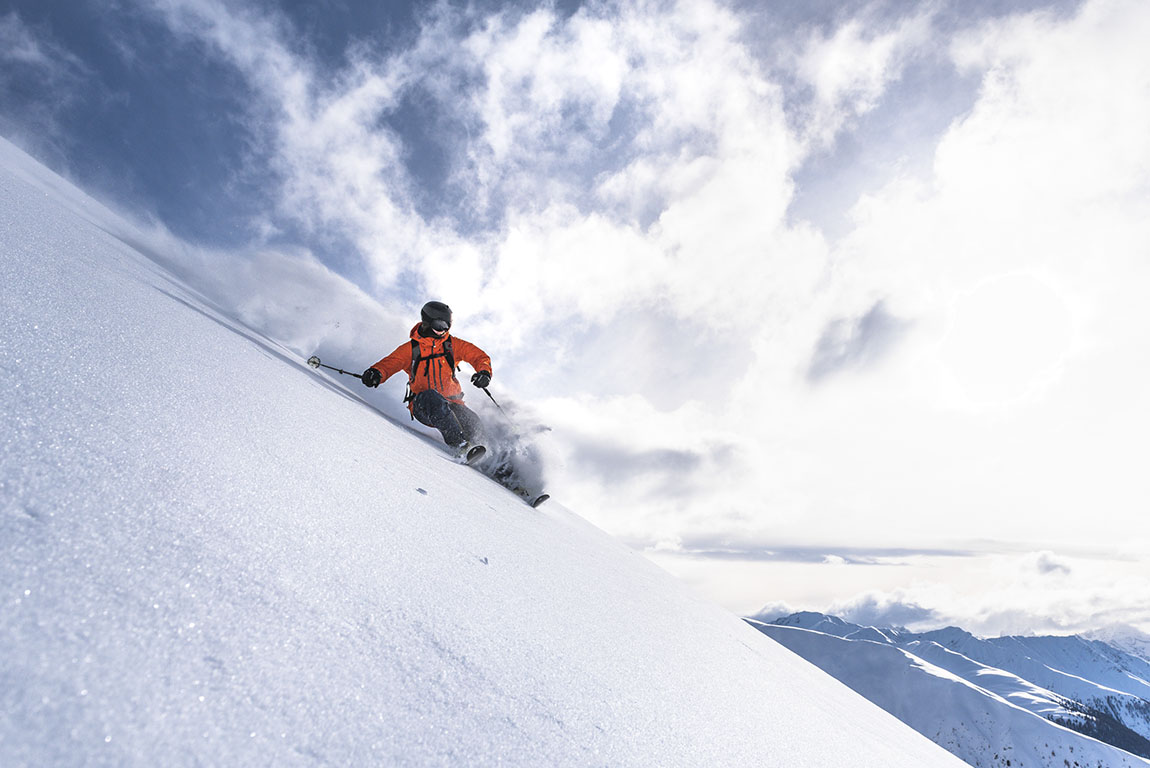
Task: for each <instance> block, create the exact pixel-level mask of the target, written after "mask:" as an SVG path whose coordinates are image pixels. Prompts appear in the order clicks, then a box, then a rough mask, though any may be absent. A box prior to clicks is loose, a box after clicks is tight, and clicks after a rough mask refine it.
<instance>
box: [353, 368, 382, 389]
mask: <svg viewBox="0 0 1150 768" xmlns="http://www.w3.org/2000/svg"><path fill="white" fill-rule="evenodd" d="M359 378H361V379H362V380H363V385H364V386H365V387H378V386H379V382H380V381H382V380H383V376H381V375H380V373H379V371H377V370H376V369H375V368H368V369H367V370H366V371H364V372H363V375H362V376H360V377H359Z"/></svg>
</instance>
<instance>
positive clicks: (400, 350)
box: [371, 341, 411, 381]
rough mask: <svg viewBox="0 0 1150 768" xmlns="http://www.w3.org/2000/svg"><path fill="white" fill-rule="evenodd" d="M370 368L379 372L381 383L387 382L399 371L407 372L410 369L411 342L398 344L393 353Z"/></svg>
mask: <svg viewBox="0 0 1150 768" xmlns="http://www.w3.org/2000/svg"><path fill="white" fill-rule="evenodd" d="M371 367H372V368H374V369H375V370H377V371H379V375H380V380H381V381H387V380H388V379H390V378H391V377H392V376H394V375H395V374H397V373H399V372H400V371H405V370H407V369H408V368H410V367H411V342H410V341H406V342H404V343H403V344H400V345H399V346H398V347H396V348H395V351H394V352H392V353H391V354H390V355H388V356H387V357H385V358H383V359H382V360H380V361H379V362H378V363H376V364H375V365H373V366H371Z"/></svg>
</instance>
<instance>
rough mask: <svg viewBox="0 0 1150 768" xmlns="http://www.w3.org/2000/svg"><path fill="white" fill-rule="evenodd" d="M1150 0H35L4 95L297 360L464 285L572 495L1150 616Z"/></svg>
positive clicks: (51, 154)
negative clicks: (1144, 469)
mask: <svg viewBox="0 0 1150 768" xmlns="http://www.w3.org/2000/svg"><path fill="white" fill-rule="evenodd" d="M1148 25H1150V19H1148V12H1147V10H1146V8H1145V7H1144V4H1142V3H1138V2H1133V1H1132V0H1075V1H1074V2H1067V1H1064V0H1056V1H1055V2H1037V1H1036V2H1005V1H996V2H977V3H958V2H934V3H917V2H915V3H893V2H885V3H884V2H852V3H829V2H818V3H789V2H786V3H785V2H754V3H748V2H728V3H723V2H718V1H717V0H677V1H672V0H666V1H665V2H643V3H611V2H597V3H589V4H577V3H559V4H550V5H547V4H542V5H540V4H532V3H516V4H510V3H471V4H467V5H464V4H460V3H416V4H394V3H369V2H352V1H351V0H346V1H344V2H309V3H303V2H301V3H286V2H270V1H268V2H257V1H256V0H247V1H244V0H235V1H234V2H225V1H224V0H118V1H117V2H56V1H54V0H53V1H49V2H43V1H39V0H38V1H36V2H32V1H27V2H25V1H24V0H20V1H19V2H12V0H5V2H3V3H0V40H2V41H3V42H4V46H3V53H0V66H2V69H0V132H2V133H3V135H4V136H6V137H7V138H9V139H10V140H12V141H14V142H15V143H17V144H18V145H19V146H21V147H23V148H24V149H25V150H27V151H29V152H30V153H31V154H33V155H34V156H35V157H37V158H39V159H40V160H41V161H42V162H44V163H45V164H46V165H48V166H49V167H51V168H53V169H54V170H56V171H58V172H60V173H62V174H64V175H65V176H67V177H68V178H70V179H72V180H73V181H75V182H76V183H77V184H78V185H79V186H81V187H82V188H84V189H86V190H87V191H89V192H90V193H92V194H93V195H95V196H96V197H98V198H99V199H101V200H103V201H105V202H108V203H110V204H111V205H112V206H113V207H115V208H116V209H118V210H120V211H125V212H128V213H129V214H130V215H131V216H132V217H134V218H135V219H136V220H137V221H139V222H140V223H141V227H142V228H143V229H145V230H147V231H149V232H151V233H152V235H153V236H154V237H153V242H155V243H158V245H156V246H155V247H156V249H157V250H158V251H162V252H164V253H165V254H168V256H167V260H168V261H170V262H171V263H173V264H174V265H176V266H177V267H179V269H180V271H181V273H182V274H185V275H190V276H192V277H194V278H196V280H198V282H199V284H200V285H201V286H202V287H203V288H204V290H206V291H208V292H209V293H213V294H214V295H215V296H216V298H217V300H218V301H220V302H221V303H223V304H226V305H229V306H231V307H233V308H234V310H235V312H236V313H237V314H238V315H240V316H242V317H244V318H245V319H246V320H247V321H248V322H250V323H251V324H252V325H253V326H254V327H257V328H259V329H261V330H263V331H264V332H266V333H268V334H269V335H270V336H272V337H273V338H276V339H278V340H280V341H281V342H283V343H284V344H285V345H287V346H289V347H290V348H292V349H293V350H295V351H297V352H298V353H300V354H301V355H303V356H306V355H307V354H311V353H312V352H320V353H321V354H323V355H324V356H325V357H328V358H330V359H338V361H339V363H340V364H342V365H344V366H345V367H361V366H362V367H366V365H367V364H369V363H370V362H374V360H376V359H378V358H379V357H381V356H382V355H383V354H385V353H386V352H388V351H390V349H391V348H393V347H394V345H395V343H397V339H402V337H403V335H404V333H405V329H406V328H407V327H409V324H410V321H411V317H412V314H413V312H415V311H416V310H417V308H418V306H419V305H420V304H422V303H423V301H425V300H426V299H428V298H439V299H442V300H446V301H448V302H449V303H450V304H452V305H453V307H454V308H455V309H456V313H457V318H458V320H459V322H458V323H457V331H458V332H459V334H460V335H461V336H463V337H464V338H468V339H469V340H472V341H475V342H477V343H479V344H480V345H481V346H483V347H484V348H485V349H487V351H488V352H490V353H491V354H492V356H493V358H494V359H495V361H496V376H495V385H494V386H495V387H496V389H497V391H499V392H501V393H502V394H503V395H504V397H505V398H506V399H508V400H509V401H510V402H512V403H514V404H515V405H516V406H517V407H518V408H519V409H520V412H521V417H522V418H523V419H525V420H528V421H538V422H540V423H543V424H546V425H547V426H549V427H550V428H551V431H550V432H548V433H546V434H545V435H544V436H543V437H541V438H540V440H541V441H542V443H543V450H545V451H546V452H547V453H548V455H549V457H550V464H551V466H552V484H553V486H554V488H553V490H555V491H556V492H557V494H559V495H560V496H562V497H563V498H564V499H565V500H567V501H568V502H569V503H570V504H571V506H572V507H573V508H575V509H577V510H579V511H580V512H583V513H584V514H586V515H587V516H588V517H590V518H591V519H592V520H593V521H594V522H596V523H597V524H599V525H601V526H603V527H604V528H606V529H607V530H609V531H611V532H612V533H614V534H616V535H618V536H620V537H621V538H623V539H624V540H626V541H628V542H629V543H631V544H632V545H633V546H636V547H637V548H639V549H642V550H644V551H646V552H647V553H648V554H649V556H651V557H652V558H653V559H655V560H656V561H657V562H659V563H660V564H662V565H664V566H665V567H667V568H668V569H670V570H672V571H673V572H675V573H677V574H679V575H680V576H682V577H683V578H685V579H687V580H688V581H690V582H692V583H693V584H695V585H696V586H697V588H698V589H699V590H701V591H702V592H704V593H705V594H708V595H710V596H712V597H715V598H716V599H719V600H720V601H722V602H723V603H724V604H726V605H728V606H730V607H732V608H734V609H736V610H740V611H743V612H748V613H749V612H753V611H755V610H757V609H758V608H759V607H760V606H761V605H762V604H763V603H767V602H771V603H779V604H782V603H785V604H786V607H793V608H813V609H827V608H829V607H832V606H837V607H838V608H839V609H841V610H842V611H843V612H846V613H850V611H851V610H853V608H852V606H855V607H858V610H859V611H863V612H865V611H870V612H871V613H873V612H874V610H875V606H893V608H892V614H898V611H899V610H902V609H903V608H906V607H907V606H910V608H911V609H912V612H916V615H918V614H921V615H929V616H931V617H933V618H934V619H936V620H937V621H939V622H944V621H951V620H952V621H956V622H961V623H964V624H965V625H967V626H970V627H971V628H972V629H976V630H977V629H980V628H981V629H984V630H986V631H995V630H999V629H1008V630H1010V631H1021V630H1025V629H1026V628H1028V627H1034V628H1037V629H1050V628H1054V629H1059V628H1068V629H1069V628H1076V627H1080V626H1085V625H1092V624H1098V623H1104V622H1109V621H1112V620H1124V621H1131V622H1135V623H1142V624H1143V625H1146V624H1147V623H1150V606H1148V605H1147V603H1146V600H1145V599H1142V598H1137V597H1131V596H1130V595H1139V594H1141V595H1145V594H1150V588H1146V589H1142V587H1143V586H1146V585H1145V578H1146V577H1145V575H1142V576H1138V574H1139V573H1140V572H1141V569H1140V568H1139V564H1140V562H1142V560H1143V558H1144V557H1145V556H1147V554H1148V553H1150V530H1148V528H1147V523H1146V521H1145V519H1144V517H1145V516H1144V515H1142V514H1141V512H1140V509H1141V506H1140V505H1141V504H1142V500H1144V498H1145V492H1146V491H1147V488H1146V485H1145V481H1143V480H1141V479H1140V478H1141V472H1140V469H1139V466H1140V463H1139V462H1138V461H1136V460H1135V458H1134V457H1135V456H1136V455H1138V451H1137V450H1136V448H1135V446H1136V438H1135V436H1136V435H1137V434H1141V433H1142V432H1143V431H1144V430H1143V428H1150V404H1148V402H1147V396H1146V394H1145V393H1146V391H1147V389H1146V387H1144V386H1143V385H1144V383H1145V379H1146V375H1147V371H1148V367H1150V366H1148V364H1150V361H1148V359H1147V352H1146V350H1147V349H1148V348H1150V345H1147V344H1146V341H1147V339H1146V335H1145V330H1144V329H1145V328H1147V327H1150V318H1148V317H1146V311H1145V310H1144V309H1143V308H1142V305H1143V303H1144V302H1143V301H1142V298H1141V296H1140V294H1138V292H1137V291H1135V290H1134V289H1133V286H1134V285H1136V284H1137V281H1138V279H1139V278H1140V277H1145V276H1146V275H1145V270H1146V266H1145V263H1144V262H1145V259H1144V258H1143V256H1144V254H1145V250H1146V247H1147V243H1148V240H1150V238H1148V236H1147V231H1146V222H1145V216H1144V215H1143V211H1144V210H1146V204H1147V202H1148V201H1147V186H1146V178H1147V172H1148V171H1147V168H1148V165H1150V160H1148V158H1147V148H1146V146H1145V145H1146V142H1145V141H1144V136H1145V135H1147V133H1150V115H1148V110H1147V108H1146V99H1145V92H1146V91H1145V89H1146V87H1147V82H1148V81H1150V61H1148V60H1147V58H1148V57H1147V55H1146V54H1145V53H1144V52H1143V51H1142V48H1143V47H1144V46H1143V45H1142V44H1141V42H1140V40H1141V39H1142V38H1140V37H1138V35H1139V34H1141V33H1142V32H1143V31H1145V30H1146V29H1147V26H1148ZM391 383H392V382H389V385H390V384H391ZM399 390H400V392H399V394H400V395H401V393H402V392H401V391H402V386H399ZM396 395H397V393H396V392H393V391H391V390H390V389H388V387H386V386H385V387H384V388H382V389H381V391H380V392H378V393H375V392H373V393H368V394H367V397H368V398H369V399H372V401H373V402H374V403H376V404H377V405H378V406H379V407H380V408H381V409H383V410H385V411H387V412H389V413H395V414H396V415H401V406H399V404H398V402H397V401H398V399H399V398H398V397H397V396H396ZM477 407H479V406H477ZM1085 520H1090V524H1089V525H1088V526H1086V527H1087V528H1089V533H1088V534H1084V533H1083V532H1082V527H1083V525H1084V523H1083V521H1085ZM1116 552H1117V553H1118V554H1117V555H1115V553H1116ZM1051 558H1055V559H1058V562H1063V563H1065V564H1066V567H1065V568H1064V569H1053V570H1051V569H1042V568H1037V567H1036V566H1035V563H1039V562H1049V561H1050V559H1051ZM1059 558H1061V559H1059ZM991 573H993V574H995V575H996V577H997V578H999V579H1004V580H1006V581H1007V582H1009V583H1011V584H1018V585H1020V586H1019V588H1018V590H1017V592H1011V591H1009V590H999V589H996V588H995V584H994V583H986V582H985V578H984V577H985V575H986V574H991ZM1139 579H1142V580H1141V581H1140V580H1139ZM1035 594H1041V595H1044V596H1046V597H1045V598H1044V599H1043V600H1041V601H1036V600H1035V599H1034V595H1035ZM1100 605H1101V606H1104V607H1103V608H1099V607H1098V606H1100ZM859 606H862V607H859ZM854 618H856V619H860V618H866V617H865V616H863V615H861V614H860V615H855V616H854Z"/></svg>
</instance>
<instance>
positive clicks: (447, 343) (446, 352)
mask: <svg viewBox="0 0 1150 768" xmlns="http://www.w3.org/2000/svg"><path fill="white" fill-rule="evenodd" d="M436 357H442V358H445V359H446V360H447V365H448V367H449V368H450V369H451V378H452V380H453V381H459V379H457V378H455V370H456V369H455V350H454V349H452V346H451V337H450V336H448V337H447V338H446V339H444V340H443V351H442V352H436V353H435V354H431V355H428V356H427V357H422V356H421V355H420V351H419V342H418V341H416V340H415V339H412V340H411V368H410V369H408V371H407V394H406V395H405V396H404V398H403V402H405V403H407V402H410V401H411V399H412V398H413V397H414V395H412V394H411V383H412V382H413V381H415V374H416V372H417V371H418V370H419V364H420V363H421V362H423V363H425V364H426V365H427V367H428V368H430V367H431V361H432V359H433V358H436ZM412 418H413V419H414V418H415V416H412Z"/></svg>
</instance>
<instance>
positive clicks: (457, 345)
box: [452, 337, 491, 376]
mask: <svg viewBox="0 0 1150 768" xmlns="http://www.w3.org/2000/svg"><path fill="white" fill-rule="evenodd" d="M452 348H453V349H454V350H455V359H456V360H462V361H463V362H465V363H467V364H468V365H470V366H471V367H472V368H474V369H475V371H476V373H478V372H481V371H486V372H487V374H488V376H490V375H491V358H490V357H488V356H487V353H486V352H484V351H483V350H482V349H480V348H479V347H477V346H475V345H474V344H472V343H471V342H470V341H464V340H463V339H460V338H458V337H456V338H455V339H454V341H453V342H452Z"/></svg>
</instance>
